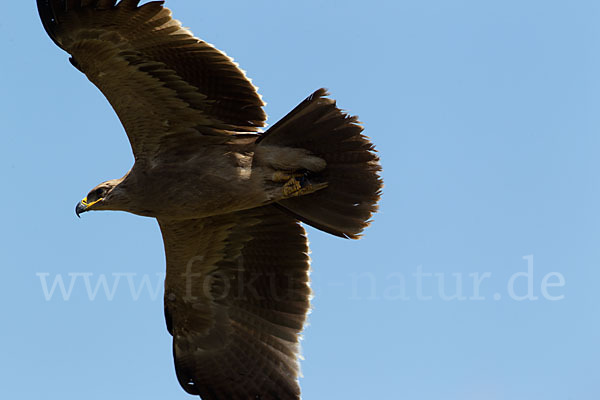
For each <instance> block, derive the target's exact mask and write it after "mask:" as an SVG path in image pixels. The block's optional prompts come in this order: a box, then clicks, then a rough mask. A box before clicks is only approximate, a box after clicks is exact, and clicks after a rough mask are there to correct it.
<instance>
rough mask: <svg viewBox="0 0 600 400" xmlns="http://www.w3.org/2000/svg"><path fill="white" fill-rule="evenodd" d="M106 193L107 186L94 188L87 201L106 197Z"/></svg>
mask: <svg viewBox="0 0 600 400" xmlns="http://www.w3.org/2000/svg"><path fill="white" fill-rule="evenodd" d="M105 193H106V189H105V188H98V189H95V190H92V191H91V192H90V193H89V194H88V195H87V201H88V202H90V203H91V202H93V201H96V200H98V199H101V198H103V197H104V195H105Z"/></svg>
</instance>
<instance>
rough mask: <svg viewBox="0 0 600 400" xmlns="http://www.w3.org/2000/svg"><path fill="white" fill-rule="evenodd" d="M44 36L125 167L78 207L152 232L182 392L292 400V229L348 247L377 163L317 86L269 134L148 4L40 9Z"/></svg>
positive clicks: (304, 263)
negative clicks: (109, 112) (130, 218)
mask: <svg viewBox="0 0 600 400" xmlns="http://www.w3.org/2000/svg"><path fill="white" fill-rule="evenodd" d="M37 3H38V9H39V11H40V16H41V19H42V22H43V24H44V27H45V29H46V31H47V32H48V34H49V35H50V37H51V38H52V40H53V41H54V42H55V43H56V44H57V45H58V46H60V47H61V48H62V49H63V50H65V51H67V52H68V53H69V54H71V57H72V58H71V62H72V64H73V65H74V66H75V67H77V68H78V69H79V70H80V71H82V72H83V73H85V74H86V76H87V77H88V78H89V79H90V80H91V81H92V82H93V83H94V84H95V85H96V86H97V87H98V88H99V89H100V90H101V91H102V93H103V94H104V95H105V96H106V97H107V99H108V101H109V102H110V103H111V105H112V106H113V108H114V109H115V111H116V112H117V114H118V116H119V118H120V120H121V122H122V123H123V126H124V127H125V130H126V132H127V135H128V137H129V141H130V143H131V147H132V150H133V153H134V156H135V163H134V165H133V167H132V168H131V170H130V171H129V172H127V173H126V174H125V176H123V177H122V178H120V179H114V180H111V181H107V182H103V183H101V184H100V185H98V186H96V187H95V188H94V189H92V190H91V191H90V192H89V194H88V195H87V197H86V198H85V199H83V200H82V201H81V202H80V203H79V204H78V205H77V208H76V212H77V214H80V213H82V212H85V211H90V210H122V211H128V212H131V213H134V214H139V215H144V216H149V217H154V218H156V219H157V220H158V223H159V225H160V228H161V232H162V235H163V239H164V243H165V252H166V258H167V278H166V281H165V318H166V322H167V328H168V330H169V332H170V333H171V334H172V335H173V354H174V358H175V367H176V371H177V377H178V379H179V382H180V384H181V386H182V387H183V388H184V389H185V390H186V391H187V392H189V393H191V394H198V395H200V396H201V397H202V398H203V399H204V400H224V399H263V400H266V399H273V400H274V399H298V398H299V396H300V388H299V386H298V381H297V378H298V370H299V367H298V361H297V358H298V338H299V333H300V332H301V330H302V328H303V326H304V322H305V319H306V313H307V311H308V309H309V306H310V304H309V299H310V288H309V279H308V270H309V258H308V255H307V254H308V244H307V240H306V234H305V232H304V229H303V228H302V226H301V225H300V221H302V222H305V223H307V224H310V225H312V226H314V227H316V228H318V229H321V230H324V231H326V232H329V233H332V234H334V235H337V236H342V237H349V238H357V237H359V235H360V233H361V232H362V230H363V229H364V228H365V227H366V226H367V225H368V221H369V218H370V217H371V214H372V213H373V212H375V211H376V208H377V201H378V199H379V195H380V191H381V186H382V183H381V180H380V178H379V175H378V174H379V171H380V169H381V168H380V166H379V160H378V158H377V156H376V155H375V152H374V149H373V145H372V144H371V143H370V142H369V141H368V139H367V138H366V137H365V136H364V135H362V133H361V132H362V127H361V126H360V125H358V122H357V120H356V118H355V117H350V116H347V115H346V114H344V113H342V112H341V111H340V110H339V109H338V108H337V107H336V105H335V102H334V101H333V100H331V99H328V98H326V97H325V96H326V95H327V93H326V91H325V90H323V89H320V90H318V91H316V92H315V93H313V94H312V95H311V96H309V97H308V98H307V99H306V100H305V101H303V102H302V103H301V104H300V105H299V106H298V107H296V108H295V109H294V110H293V111H292V112H290V113H289V114H288V115H287V116H286V117H284V118H283V119H282V120H281V121H279V122H278V123H276V124H275V125H273V126H272V127H271V128H270V129H268V130H267V131H266V132H264V133H263V132H261V131H260V127H262V126H264V124H265V119H266V116H265V114H264V111H263V109H262V106H263V102H262V100H261V98H260V96H259V95H258V93H257V92H256V88H255V87H254V86H253V85H252V83H251V82H250V81H249V80H248V79H247V78H246V76H245V74H244V72H242V71H241V70H240V69H239V68H238V67H237V65H236V64H235V63H233V61H232V60H231V59H230V58H229V57H227V56H226V55H225V54H224V53H222V52H220V51H219V50H217V49H215V48H214V47H212V46H211V45H209V44H207V43H205V42H203V41H201V40H199V39H196V38H194V37H193V36H192V35H191V33H189V32H188V31H187V30H185V29H183V28H181V25H180V24H179V22H178V21H176V20H174V19H172V18H171V13H170V11H169V10H168V9H166V8H164V7H163V2H161V1H153V2H150V3H146V4H144V5H141V6H140V5H139V1H138V0H122V1H120V2H119V3H118V4H117V2H116V1H115V0H37Z"/></svg>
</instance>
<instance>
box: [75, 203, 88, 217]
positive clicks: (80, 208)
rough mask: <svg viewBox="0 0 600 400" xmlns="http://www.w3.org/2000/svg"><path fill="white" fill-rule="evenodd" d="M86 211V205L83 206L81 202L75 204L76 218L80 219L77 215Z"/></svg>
mask: <svg viewBox="0 0 600 400" xmlns="http://www.w3.org/2000/svg"><path fill="white" fill-rule="evenodd" d="M86 211H87V205H85V204H84V202H83V200H82V201H80V202H79V203H77V205H76V206H75V215H77V217H78V218H81V217H80V216H79V214H81V213H84V212H86Z"/></svg>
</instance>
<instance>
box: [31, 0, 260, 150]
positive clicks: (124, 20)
mask: <svg viewBox="0 0 600 400" xmlns="http://www.w3.org/2000/svg"><path fill="white" fill-rule="evenodd" d="M138 3H139V0H122V1H120V2H119V3H118V4H116V0H37V4H38V10H39V12H40V17H41V19H42V22H43V25H44V28H45V29H46V31H47V32H48V34H49V35H50V37H51V38H52V40H54V42H55V43H56V44H57V45H58V46H60V47H61V48H62V49H63V50H65V51H67V52H68V53H70V54H71V56H72V59H71V61H72V63H73V65H75V66H76V67H77V68H78V69H79V70H81V71H82V72H83V73H85V74H86V76H87V77H88V78H89V79H90V80H91V81H92V82H93V83H94V84H95V85H96V86H97V87H98V88H99V89H100V90H101V91H102V93H104V95H105V96H106V98H107V99H108V101H109V102H110V104H111V105H112V106H113V108H114V109H115V111H116V112H117V114H118V116H119V118H120V120H121V122H122V124H123V126H124V127H125V130H126V131H127V135H128V137H129V141H130V142H131V146H132V148H133V152H134V154H135V156H136V158H143V157H145V156H146V157H148V156H150V155H152V154H153V153H155V152H157V151H158V150H159V149H160V146H161V145H162V144H165V142H170V143H169V146H170V147H172V146H173V143H172V141H173V140H180V141H182V142H183V143H184V144H183V145H184V146H185V145H189V143H190V141H189V140H188V141H187V143H186V140H185V139H186V138H187V139H190V138H198V137H200V136H202V137H207V138H210V137H212V139H213V140H214V137H215V136H222V135H227V131H230V132H253V131H258V130H259V128H260V127H261V126H264V122H265V119H266V115H265V113H264V111H263V109H262V106H263V105H264V103H263V102H262V100H261V98H260V96H259V95H258V93H257V91H256V87H254V86H253V85H252V83H251V82H250V81H249V80H248V79H247V78H246V76H245V74H244V72H243V71H242V70H240V69H239V68H238V66H237V64H235V63H234V62H233V61H232V59H231V58H229V57H227V56H226V55H225V54H224V53H222V52H221V51H219V50H217V49H215V48H214V47H213V46H211V45H210V44H207V43H205V42H203V41H201V40H199V39H197V38H195V37H194V36H192V34H191V33H190V32H189V31H188V30H186V29H184V28H182V27H181V24H180V23H179V21H177V20H175V19H172V18H171V11H170V10H169V9H167V8H164V7H163V3H164V2H163V1H153V2H150V3H146V4H144V5H142V6H138ZM196 142H197V140H196Z"/></svg>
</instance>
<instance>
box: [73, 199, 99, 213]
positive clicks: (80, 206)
mask: <svg viewBox="0 0 600 400" xmlns="http://www.w3.org/2000/svg"><path fill="white" fill-rule="evenodd" d="M100 200H102V199H98V200H96V201H92V202H91V203H89V202H88V199H87V197H86V198H85V199H83V200H81V201H80V202H79V203H77V205H76V206H75V214H76V215H77V216H78V217H79V214H81V213H84V212H86V211H89V210H90V207H92V206H93V205H94V204H96V203H98V202H99V201H100ZM79 218H81V217H79Z"/></svg>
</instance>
